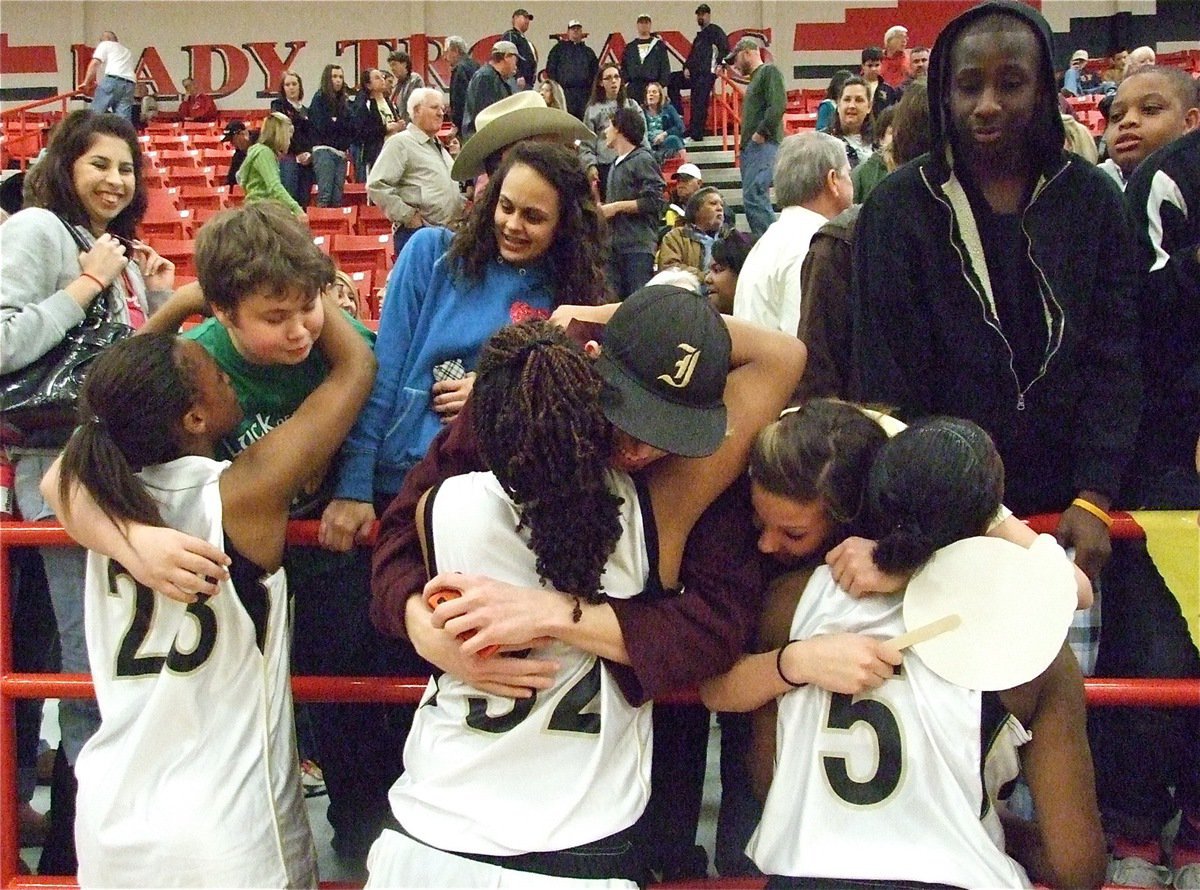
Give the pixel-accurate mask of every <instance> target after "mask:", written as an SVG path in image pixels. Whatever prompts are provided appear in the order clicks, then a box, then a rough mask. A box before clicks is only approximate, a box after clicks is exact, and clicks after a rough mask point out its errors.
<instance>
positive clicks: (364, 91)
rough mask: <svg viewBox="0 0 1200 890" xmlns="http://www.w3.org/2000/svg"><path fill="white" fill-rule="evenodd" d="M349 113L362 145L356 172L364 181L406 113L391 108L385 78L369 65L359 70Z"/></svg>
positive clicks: (397, 131) (360, 179)
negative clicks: (360, 159) (386, 141)
mask: <svg viewBox="0 0 1200 890" xmlns="http://www.w3.org/2000/svg"><path fill="white" fill-rule="evenodd" d="M412 92H413V91H412V90H409V91H408V94H407V95H406V96H405V97H404V100H405V101H406V102H407V101H408V97H409V96H411V95H412ZM352 113H353V115H354V118H355V123H356V129H357V131H358V142H359V144H360V145H361V146H362V163H361V164H359V165H358V169H357V170H356V171H355V172H356V173H357V175H358V178H359V181H360V182H366V181H367V177H368V176H370V174H371V165H372V164H374V163H375V159H376V158H377V157H379V152H380V151H381V150H382V149H383V143H384V140H386V139H387V138H388V137H389V136H392V135H394V134H396V133H399V132H400V131H401V130H403V129H404V126H405V124H404V117H405V115H404V114H402V113H400V112H399V111H398V110H397V109H395V108H393V107H392V103H391V102H390V101H389V100H388V88H387V81H386V80H385V79H384V76H383V72H382V71H380V70H379V69H378V68H368V69H367V70H366V71H364V72H363V73H362V77H361V79H360V82H359V90H358V95H357V96H355V97H354V110H353V112H352ZM439 125H440V121H439Z"/></svg>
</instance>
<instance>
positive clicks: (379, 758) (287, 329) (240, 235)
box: [125, 201, 403, 859]
mask: <svg viewBox="0 0 1200 890" xmlns="http://www.w3.org/2000/svg"><path fill="white" fill-rule="evenodd" d="M196 269H197V272H198V273H199V281H198V286H189V287H187V288H184V289H182V290H180V291H179V292H177V293H176V294H175V296H174V297H173V298H172V299H171V300H170V301H169V302H168V303H167V304H166V305H164V306H163V308H162V309H161V310H160V312H159V313H156V314H155V316H154V318H153V324H151V325H150V330H153V331H157V332H172V333H173V332H174V331H176V330H177V329H178V326H179V325H180V323H181V322H182V321H183V320H184V319H185V318H187V317H188V316H190V315H193V314H195V313H198V312H203V311H206V309H205V307H206V306H207V307H208V308H209V309H210V310H211V312H212V314H213V316H214V317H213V318H211V319H209V320H207V321H205V322H203V323H202V324H200V325H197V326H196V327H194V328H192V329H191V330H189V331H187V332H186V333H185V334H184V337H185V339H188V340H194V341H195V342H197V343H199V345H200V346H202V347H204V349H205V351H206V352H208V353H209V354H210V355H211V356H212V357H213V358H214V359H215V360H216V362H217V365H218V366H219V367H220V368H221V370H222V371H223V372H224V373H225V374H227V375H228V376H229V379H230V381H231V383H232V384H233V387H234V391H235V392H236V393H237V396H238V401H239V403H240V404H241V406H242V417H241V419H240V420H239V422H238V423H237V424H236V425H235V426H234V428H233V429H232V430H230V431H228V432H227V433H226V434H225V435H224V436H222V437H221V439H220V441H219V443H218V445H217V455H218V457H220V458H221V459H226V460H227V459H232V458H234V457H236V456H237V455H238V454H239V453H240V452H241V451H243V450H245V449H246V448H248V447H249V446H250V445H252V444H253V443H254V442H255V441H257V440H258V439H261V438H262V437H263V436H265V435H266V434H267V433H268V432H270V431H271V430H272V429H274V428H275V427H277V426H279V425H280V424H281V423H283V422H284V421H286V420H287V419H288V418H289V417H291V416H292V415H293V414H294V413H295V412H296V411H297V410H298V409H299V407H300V405H301V404H302V403H303V401H304V399H305V398H307V397H308V395H309V394H310V393H312V392H313V390H315V389H316V387H317V386H318V385H319V384H320V383H321V381H323V380H324V379H325V377H326V376H327V375H328V373H329V364H328V362H327V361H326V360H325V358H324V357H323V356H322V355H321V353H320V352H319V351H317V350H314V349H313V345H314V344H315V343H316V342H317V340H318V338H319V337H320V335H321V330H322V327H323V326H324V324H325V323H326V322H327V317H326V315H327V314H326V311H325V305H324V303H323V302H322V300H321V299H320V294H321V293H322V292H323V291H325V290H326V289H327V288H329V287H330V285H332V284H333V282H334V280H335V279H334V267H333V263H332V261H331V260H330V259H329V257H328V256H326V255H325V254H323V253H322V252H321V251H320V250H319V249H317V247H316V246H315V245H314V244H313V242H312V235H311V233H309V231H308V229H307V228H306V227H305V226H304V224H303V223H302V222H300V221H299V220H298V219H297V218H296V217H295V216H292V215H291V214H290V213H289V212H288V211H287V209H286V208H284V207H283V206H282V205H281V204H279V203H278V202H275V201H262V202H259V203H257V204H252V205H248V206H246V207H243V208H241V209H239V210H232V211H228V212H226V213H223V214H220V215H218V216H216V217H214V218H213V219H211V220H209V221H208V222H207V223H206V224H205V225H204V228H203V229H201V231H200V235H199V237H198V238H197V243H196ZM350 324H351V325H352V326H353V327H354V329H355V330H356V331H357V332H358V334H359V336H360V337H361V338H362V339H363V340H364V341H365V342H367V343H370V342H371V340H372V335H371V332H370V331H368V330H367V329H366V328H364V327H363V326H362V325H361V324H359V323H358V322H350ZM327 463H328V462H326V464H327ZM326 470H327V466H326V465H322V466H321V467H319V468H318V470H317V471H316V472H314V473H312V474H311V476H310V478H309V479H308V480H306V482H305V484H304V485H303V486H301V488H300V490H299V492H298V493H297V496H296V498H295V499H294V503H293V504H292V511H291V515H292V518H309V517H312V516H314V515H319V512H320V510H321V509H322V508H323V507H324V505H325V502H326V501H327V499H328V484H327V481H328V482H331V480H327V476H328V474H327V472H326ZM196 546H197V545H195V544H180V545H179V547H181V548H185V549H186V548H188V547H191V548H195V547H196ZM172 552H177V551H174V550H173V549H172V548H164V547H161V546H152V547H151V546H147V547H138V554H137V557H136V558H135V559H134V560H133V562H132V563H125V565H126V567H127V568H128V569H129V570H130V573H131V574H132V575H133V577H134V578H135V579H137V580H138V581H139V582H140V583H143V584H145V585H146V586H148V587H150V588H151V589H155V590H163V591H164V592H170V591H171V588H170V587H168V588H167V589H165V590H164V588H163V587H162V586H160V585H162V584H167V585H172V584H175V585H178V584H179V583H182V585H183V587H182V591H183V592H185V593H188V594H194V593H206V594H212V593H214V592H215V588H214V586H213V585H211V584H209V583H206V582H205V580H204V578H205V576H206V575H213V572H212V571H208V570H207V569H208V568H211V567H206V566H202V565H197V566H196V571H195V573H190V572H188V573H183V574H182V575H181V574H180V571H179V568H178V567H177V566H175V565H174V564H172V563H171V560H170V556H171V554H172ZM285 562H286V567H287V572H288V583H289V588H290V589H291V591H292V593H293V599H294V603H295V622H296V633H295V639H296V646H295V652H294V654H293V657H294V663H293V667H294V669H295V670H296V672H297V673H299V674H313V675H323V676H383V675H386V674H388V673H395V672H396V665H397V664H399V663H400V653H399V651H393V650H392V649H391V648H390V647H389V646H388V645H386V644H385V643H384V641H383V640H382V638H381V637H379V636H378V635H377V634H375V633H374V631H373V630H372V629H371V627H370V626H369V624H368V618H367V599H366V598H367V588H368V572H369V565H368V560H367V559H365V558H364V557H363V555H362V554H360V553H357V552H350V553H329V552H326V551H320V550H315V549H312V548H295V549H293V550H289V551H288V553H287V556H286V559H285ZM330 590H337V591H338V595H337V596H333V597H331V596H329V591H330ZM308 712H309V714H310V716H311V718H312V724H313V730H314V735H315V739H316V746H317V750H316V751H315V752H314V754H315V757H316V759H318V761H319V762H320V765H321V769H322V772H323V773H324V776H325V781H326V786H327V787H328V789H329V798H330V806H329V810H328V818H329V821H330V823H331V825H333V827H334V838H333V845H334V849H335V850H336V851H338V852H339V853H340V854H342V855H345V856H347V857H349V858H350V859H355V858H359V859H362V858H364V857H365V856H366V851H367V848H368V847H369V846H370V843H371V841H372V840H374V838H375V836H376V835H377V834H378V833H379V827H380V825H381V824H382V822H383V819H384V818H385V817H386V813H387V789H388V787H389V786H390V785H391V783H392V781H394V780H395V778H396V776H397V775H398V774H399V771H400V762H399V761H400V757H399V751H400V748H401V747H402V745H403V740H402V739H399V738H397V737H396V736H395V735H394V733H393V732H392V730H391V728H390V726H391V724H390V720H389V717H388V714H389V709H388V708H387V707H386V706H383V705H366V704H355V705H313V706H310V707H309V708H308Z"/></svg>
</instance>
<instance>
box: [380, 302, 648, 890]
mask: <svg viewBox="0 0 1200 890" xmlns="http://www.w3.org/2000/svg"><path fill="white" fill-rule="evenodd" d="M602 386H603V378H602V377H601V376H600V374H599V372H598V371H597V369H596V366H595V362H594V361H593V360H592V359H591V358H589V357H588V356H587V355H585V353H584V351H583V349H581V348H580V347H579V346H577V345H576V344H575V343H574V342H573V341H572V340H571V339H569V338H568V337H567V335H566V334H565V333H564V332H563V331H562V329H561V328H558V327H557V326H555V325H553V324H551V323H549V322H539V321H534V322H528V323H525V324H521V325H513V326H511V327H508V328H505V329H503V330H501V331H500V332H499V333H497V334H496V335H495V336H493V337H492V338H491V340H490V341H489V342H488V343H487V345H486V346H485V347H484V350H483V353H482V355H481V357H480V362H479V376H478V378H477V380H476V383H475V389H474V395H473V398H472V403H473V408H474V411H473V414H472V420H473V423H474V428H475V434H476V436H477V438H478V440H479V442H480V444H481V446H482V449H483V453H484V458H485V462H486V465H487V467H488V468H489V471H488V472H476V473H469V474H466V475H462V476H455V477H452V478H450V479H447V480H446V481H444V482H442V483H441V484H440V485H439V486H438V487H436V488H434V489H431V490H430V491H429V492H428V493H427V494H426V496H425V497H424V498H423V499H422V502H421V504H420V505H419V506H418V510H419V514H418V515H419V516H421V517H422V518H423V520H422V522H421V524H422V525H423V529H422V533H423V534H422V537H423V540H424V544H425V552H426V558H427V561H428V562H429V565H430V572H431V573H434V572H438V571H440V572H453V571H464V572H465V571H472V572H480V571H483V572H488V573H490V574H493V575H495V576H496V577H497V578H501V579H504V580H507V581H510V582H512V583H522V584H528V585H539V584H541V585H545V584H549V585H552V586H553V587H555V588H556V589H558V590H569V591H572V593H573V594H574V595H575V596H577V597H578V600H582V601H585V602H587V603H600V602H604V601H605V600H606V598H608V597H618V598H623V599H624V598H629V597H631V596H633V595H635V594H637V593H638V592H639V591H641V590H642V589H643V587H644V586H645V582H646V579H647V578H648V577H649V576H650V574H651V571H652V569H653V563H654V560H655V558H656V554H652V553H650V552H648V550H647V543H648V542H647V539H646V537H647V536H646V529H647V528H648V527H653V520H652V519H648V518H647V517H646V516H645V515H644V511H646V510H648V509H649V501H648V499H647V498H646V497H645V492H643V491H641V490H639V487H638V486H637V485H635V483H634V481H633V478H632V477H631V476H630V475H629V474H628V473H625V472H623V471H618V470H613V469H610V451H611V448H612V444H613V441H614V435H613V427H612V424H611V423H610V421H609V420H608V419H607V418H606V417H605V415H604V412H603V410H602V409H601V405H600V391H601V388H602ZM580 608H581V606H580ZM534 653H535V654H536V657H538V658H544V659H550V660H553V661H554V662H556V663H557V664H558V670H557V672H556V674H555V677H554V681H553V685H552V686H551V687H550V688H548V689H545V690H541V691H539V692H537V693H535V694H533V695H531V696H530V697H528V698H524V699H519V700H513V699H509V698H506V697H503V696H495V695H489V694H487V693H484V692H482V691H480V690H479V689H477V688H475V687H473V686H471V685H469V684H468V683H467V682H466V681H464V680H462V679H460V678H458V677H455V676H453V675H452V674H449V673H444V674H441V675H440V676H435V677H433V678H432V679H431V680H430V682H429V687H428V690H427V692H426V695H425V699H424V701H423V703H422V704H423V707H421V708H420V709H419V710H418V711H417V717H416V719H415V720H414V722H413V727H412V731H411V733H410V735H409V737H408V744H407V745H406V746H405V754H404V762H405V772H404V774H403V775H402V776H401V778H400V780H399V781H398V782H397V783H396V785H395V786H394V787H393V789H392V792H391V800H392V808H393V812H394V813H395V815H396V817H397V819H398V822H397V824H396V826H395V827H394V830H389V831H385V832H384V833H383V835H382V836H381V837H380V839H379V840H378V841H376V844H375V846H374V847H373V848H372V851H371V854H370V856H369V858H368V867H369V869H370V873H371V877H370V880H369V881H368V886H369V887H370V886H376V887H401V886H416V885H418V884H419V885H422V886H447V887H449V886H496V883H495V882H496V880H497V876H498V875H500V874H501V873H502V871H509V872H512V871H517V872H533V873H535V874H542V875H556V876H558V877H571V878H576V879H591V880H589V881H587V882H585V883H582V884H579V882H578V881H573V882H572V883H573V884H579V886H583V887H589V886H590V887H601V886H609V887H617V886H632V883H630V882H636V881H637V880H638V879H639V878H640V877H641V874H640V871H639V869H638V866H637V858H636V857H635V856H634V853H633V847H632V843H631V842H630V840H629V838H628V832H627V829H628V828H629V826H631V825H632V824H633V823H634V821H636V819H637V818H638V816H639V815H640V813H641V811H642V809H643V808H644V806H645V803H646V800H647V796H648V785H649V778H650V776H649V772H650V757H649V755H650V751H649V746H650V732H651V731H650V708H649V706H648V705H642V706H640V707H635V706H633V705H631V704H630V703H629V702H628V701H627V700H626V699H625V697H624V696H623V695H622V693H621V691H620V689H619V688H618V686H617V684H616V683H615V681H614V680H613V678H612V676H611V674H610V670H609V668H608V666H607V665H606V664H605V663H604V662H603V661H602V660H600V659H599V658H597V657H596V656H595V655H593V654H591V653H589V652H586V651H584V650H583V649H579V648H577V647H575V646H572V645H568V644H566V643H563V642H560V641H557V640H546V641H544V642H543V643H542V644H541V645H537V646H536V647H535V648H534ZM480 815H482V816H484V817H488V816H490V818H484V819H482V820H479V821H477V820H476V818H475V817H477V816H480ZM448 851H454V852H448ZM530 879H532V878H530Z"/></svg>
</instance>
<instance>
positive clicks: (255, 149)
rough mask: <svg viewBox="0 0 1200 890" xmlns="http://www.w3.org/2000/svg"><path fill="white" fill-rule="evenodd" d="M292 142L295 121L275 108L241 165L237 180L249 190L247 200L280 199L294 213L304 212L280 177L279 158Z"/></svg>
mask: <svg viewBox="0 0 1200 890" xmlns="http://www.w3.org/2000/svg"><path fill="white" fill-rule="evenodd" d="M291 144H292V122H291V120H289V119H288V116H287V115H286V114H281V113H280V112H278V111H272V112H271V113H270V114H268V115H267V119H266V120H265V121H263V126H262V131H261V132H260V133H259V134H258V141H257V142H256V143H254V145H252V146H250V148H249V149H248V150H247V151H246V159H245V161H243V162H242V165H241V167H239V168H238V172H237V182H238V185H240V186H241V187H242V191H243V192H245V193H246V203H247V204H253V203H254V202H255V201H278V202H280V203H281V204H283V205H284V206H285V207H287V208H288V209H289V210H290V211H292V212H293V213H295V214H297V215H300V216H303V214H304V209H303V208H302V207H301V206H300V205H299V204H298V203H297V202H296V199H295V198H293V197H292V196H291V195H290V194H288V190H287V189H285V188H284V187H283V182H282V181H280V179H279V159H280V158H281V157H282V156H283V155H284V153H285V152H287V150H288V146H290V145H291Z"/></svg>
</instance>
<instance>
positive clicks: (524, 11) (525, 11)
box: [512, 6, 533, 22]
mask: <svg viewBox="0 0 1200 890" xmlns="http://www.w3.org/2000/svg"><path fill="white" fill-rule="evenodd" d="M519 15H523V16H525V18H527V19H529V21H531V22H532V21H533V13H532V12H530V11H529V10H528V9H526V8H525V7H524V6H519V7H517V8H516V9H514V10H513V14H512V17H513V18H514V19H515V18H516V17H517V16H519Z"/></svg>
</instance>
